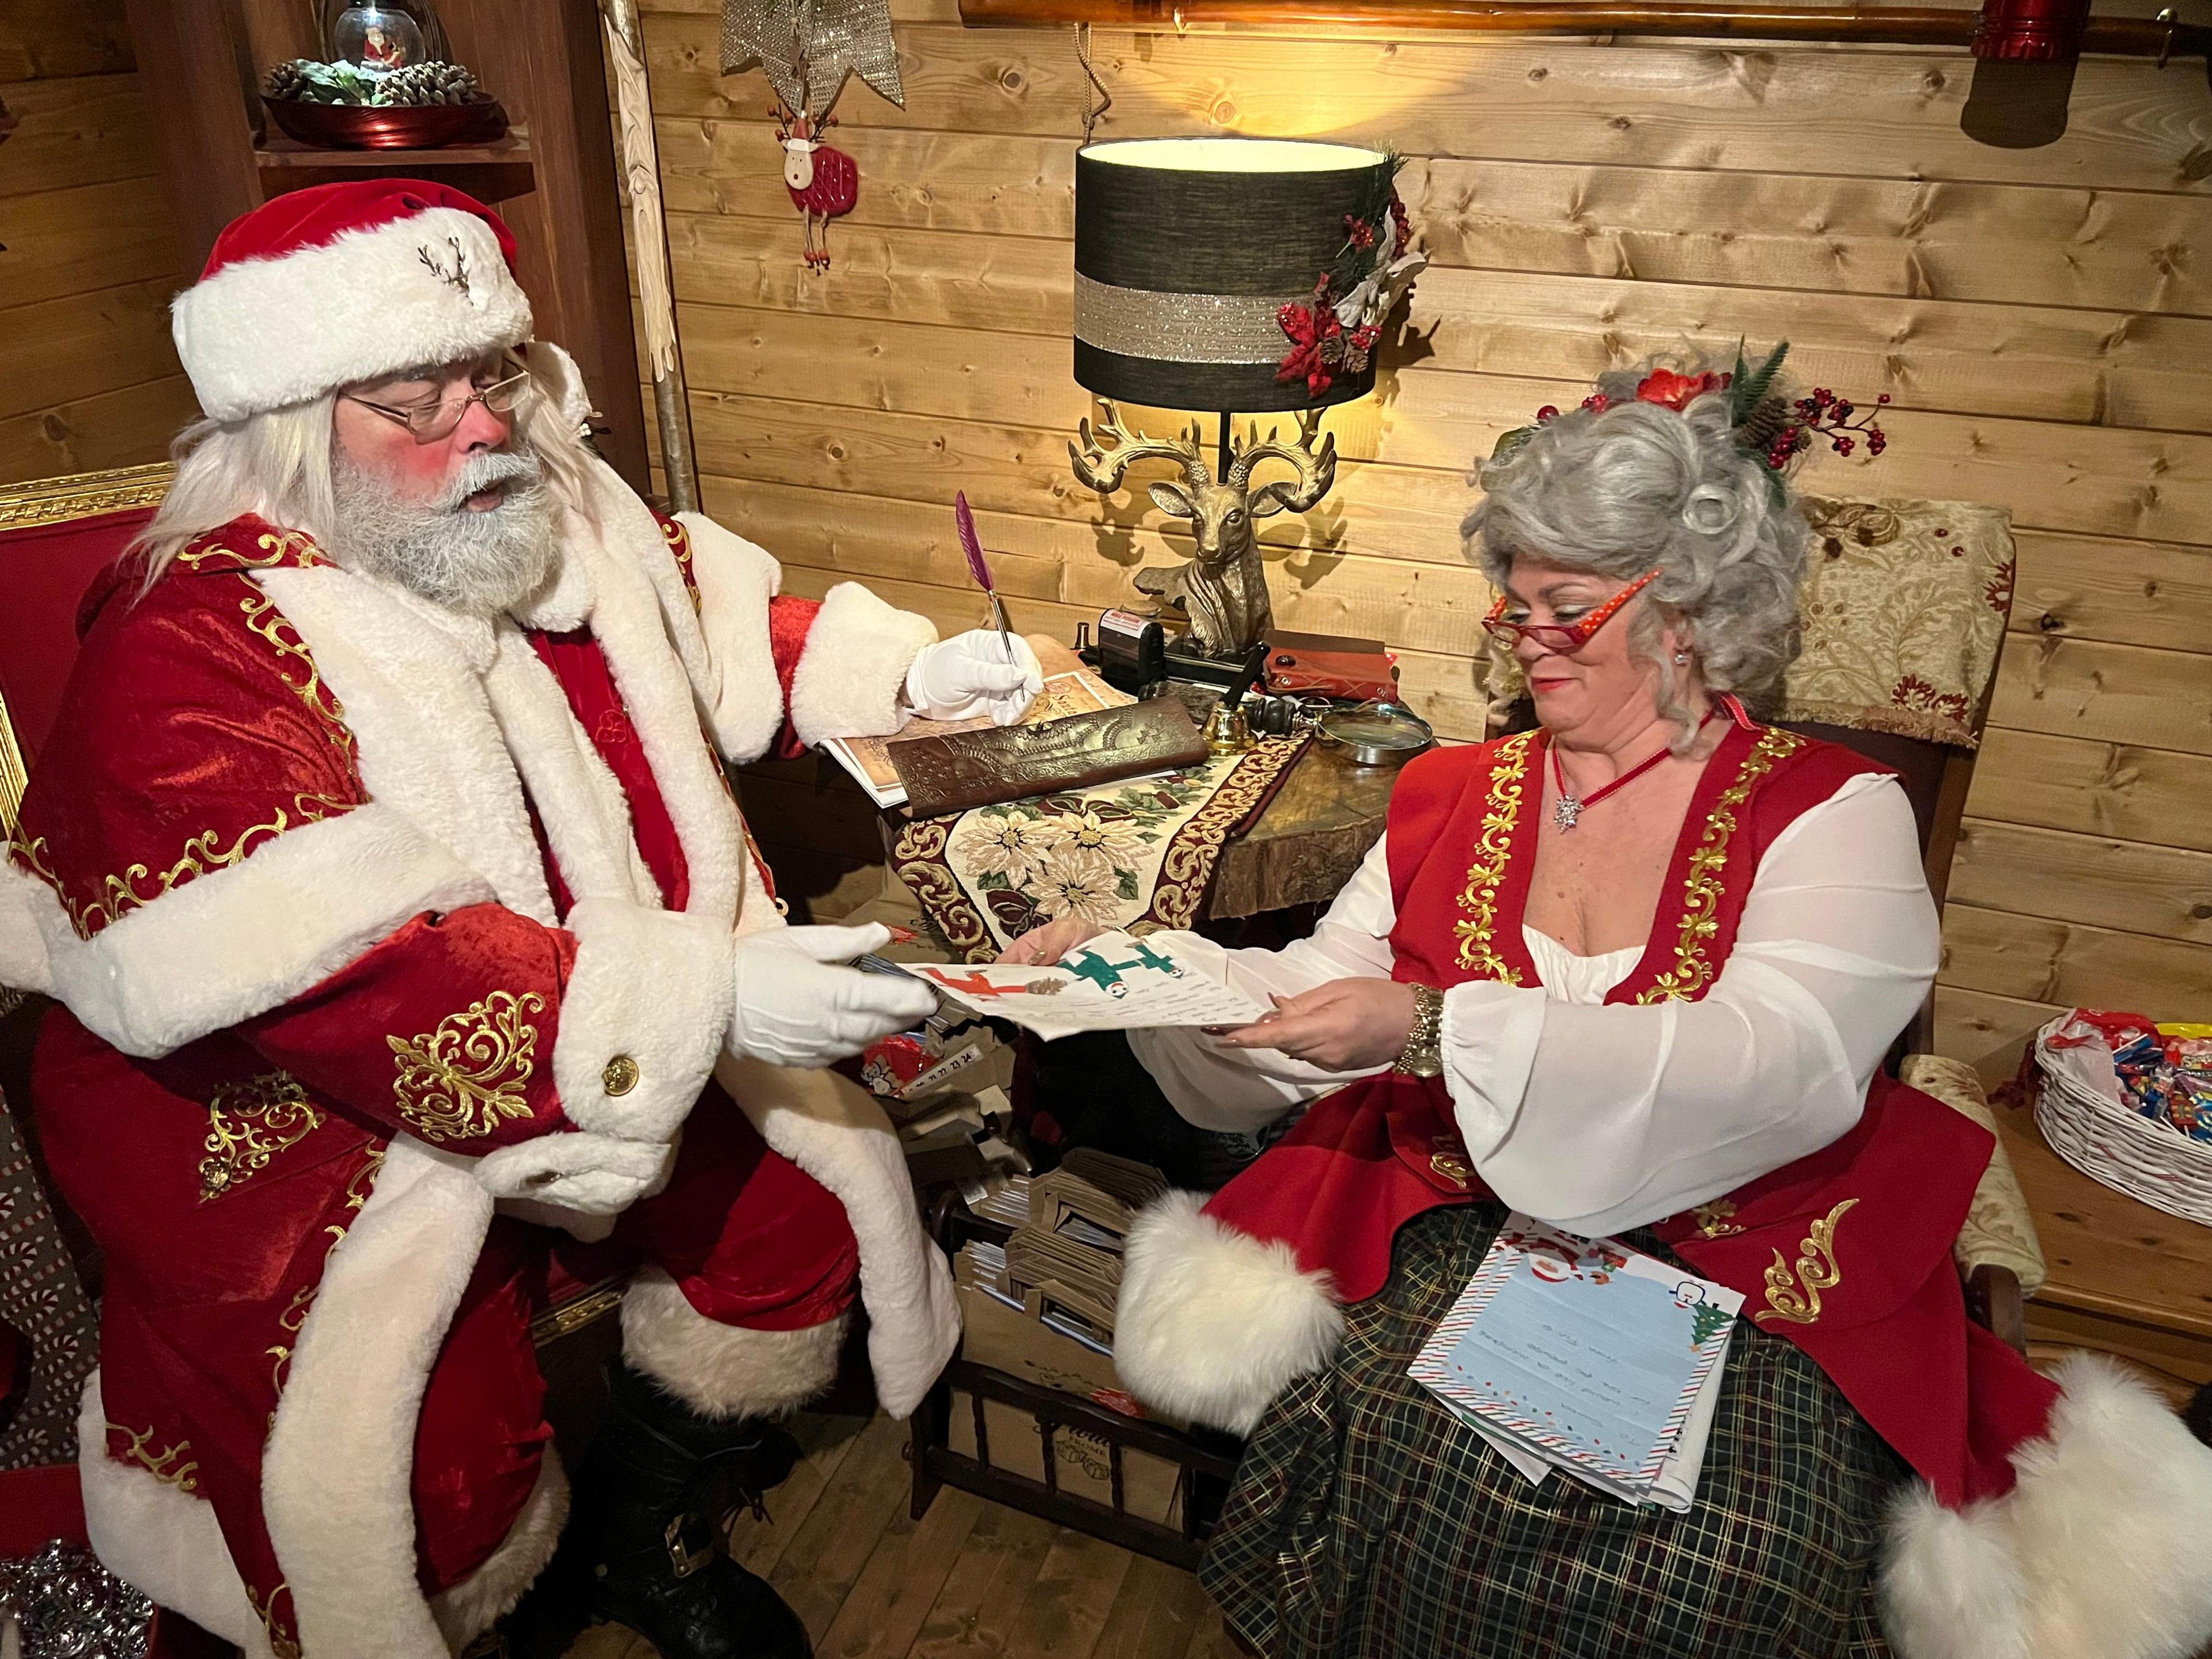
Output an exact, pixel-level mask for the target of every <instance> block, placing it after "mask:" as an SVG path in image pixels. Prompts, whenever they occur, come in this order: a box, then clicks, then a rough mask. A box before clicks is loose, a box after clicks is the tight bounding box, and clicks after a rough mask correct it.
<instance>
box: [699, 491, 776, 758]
mask: <svg viewBox="0 0 2212 1659" xmlns="http://www.w3.org/2000/svg"><path fill="white" fill-rule="evenodd" d="M677 522H678V524H680V525H682V526H684V530H685V532H687V533H688V534H689V536H690V540H691V579H692V580H694V581H696V583H698V585H699V629H700V631H701V633H702V635H704V636H705V638H706V642H707V673H706V675H705V676H704V678H703V679H702V682H701V684H700V686H699V692H700V701H701V702H702V703H703V704H704V705H705V707H706V710H707V718H708V723H709V725H710V726H712V727H713V729H714V747H715V748H717V749H719V750H721V752H722V753H723V754H724V755H726V756H727V757H729V758H730V759H732V760H733V761H736V762H738V763H740V764H742V763H744V762H746V761H752V760H758V759H759V758H760V757H762V756H763V755H764V754H766V753H767V752H768V746H769V744H771V743H773V742H775V734H776V732H778V731H779V730H781V728H782V726H783V686H782V684H781V683H780V682H779V681H778V680H777V678H776V677H775V653H774V651H773V650H772V649H771V648H770V647H769V629H768V612H769V600H770V599H774V598H775V595H776V594H777V593H778V592H781V591H782V587H783V567H782V566H781V565H779V564H778V563H777V562H775V559H774V558H772V557H771V556H769V553H768V552H767V550H765V549H763V548H759V547H756V546H755V545H753V544H752V543H750V542H749V541H747V540H746V539H745V538H744V537H742V536H738V535H733V534H732V533H731V532H729V531H727V530H725V529H724V528H723V527H722V526H720V525H719V524H716V523H715V522H714V520H712V519H710V518H708V517H707V516H706V514H704V513H678V515H677ZM695 678H698V677H696V676H695Z"/></svg>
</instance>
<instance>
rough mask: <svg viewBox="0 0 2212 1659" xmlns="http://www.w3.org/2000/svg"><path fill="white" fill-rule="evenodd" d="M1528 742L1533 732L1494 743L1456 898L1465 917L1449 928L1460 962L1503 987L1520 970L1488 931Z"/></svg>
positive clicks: (1517, 977) (1525, 773)
mask: <svg viewBox="0 0 2212 1659" xmlns="http://www.w3.org/2000/svg"><path fill="white" fill-rule="evenodd" d="M1530 741H1531V734H1530V733H1528V732H1522V733H1521V734H1520V735H1519V736H1518V737H1512V738H1507V739H1506V740H1505V741H1504V743H1501V744H1498V757H1497V759H1496V760H1495V761H1493V762H1492V764H1491V768H1490V799H1488V800H1487V801H1486V803H1484V805H1483V810H1482V836H1481V839H1480V841H1478V842H1476V843H1475V849H1474V863H1473V864H1472V865H1471V866H1468V872H1467V888H1466V890H1465V891H1463V892H1462V893H1461V894H1460V896H1459V908H1461V909H1462V910H1464V911H1466V912H1467V913H1468V919H1467V920H1466V921H1455V922H1454V923H1452V932H1454V933H1456V934H1458V935H1459V965H1460V966H1461V967H1462V968H1472V969H1474V971H1475V972H1477V973H1478V974H1481V975H1485V976H1486V977H1487V978H1490V979H1493V980H1498V981H1503V982H1504V983H1505V984H1507V985H1518V984H1519V983H1520V982H1521V974H1520V970H1519V969H1515V968H1509V967H1507V966H1506V964H1505V963H1504V959H1503V958H1501V957H1499V956H1498V953H1497V952H1496V951H1494V950H1492V948H1491V934H1492V930H1493V928H1494V927H1495V926H1496V923H1497V917H1498V884H1499V883H1500V882H1501V881H1503V880H1504V878H1505V863H1506V860H1507V859H1509V858H1510V856H1511V855H1512V850H1513V849H1512V840H1513V825H1514V823H1515V821H1516V819H1518V818H1519V817H1520V816H1521V793H1522V780H1523V779H1524V778H1526V777H1527V776H1528V745H1529V743H1530Z"/></svg>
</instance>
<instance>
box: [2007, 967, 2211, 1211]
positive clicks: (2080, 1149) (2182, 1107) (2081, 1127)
mask: <svg viewBox="0 0 2212 1659" xmlns="http://www.w3.org/2000/svg"><path fill="white" fill-rule="evenodd" d="M2030 1055H2031V1061H2032V1066H2031V1067H2030V1069H2032V1071H2033V1080H2034V1081H2035V1082H2036V1084H2037V1085H2038V1086H2037V1090H2036V1107H2035V1121H2036V1126H2037V1127H2039V1129H2041V1130H2042V1132H2043V1138H2044V1139H2045V1140H2046V1141H2048V1142H2049V1143H2050V1144H2051V1149H2052V1150H2053V1151H2054V1152H2057V1153H2058V1155H2059V1156H2060V1157H2062V1158H2064V1159H2065V1160H2066V1161H2067V1162H2068V1163H2069V1164H2073V1165H2074V1166H2075V1168H2076V1169H2078V1170H2081V1171H2082V1173H2083V1174H2085V1175H2087V1176H2091V1177H2092V1178H2093V1179H2094V1180H2097V1181H2100V1182H2103V1183H2104V1184H2105V1185H2106V1186H2107V1187H2111V1188H2116V1189H2117V1190H2118V1191H2120V1192H2124V1193H2126V1194H2128V1195H2129V1196H2130V1197H2131V1198H2137V1199H2141V1200H2142V1201H2143V1202H2144V1203H2146V1204H2148V1205H2151V1206H2153V1207H2154V1208H2157V1209H2160V1210H2164V1211H2166V1212H2167V1213H2168V1214H2170V1215H2178V1216H2183V1217H2185V1218H2188V1219H2189V1220H2191V1221H2197V1222H2202V1223H2203V1224H2205V1225H2208V1226H2212V1025H2202V1024H2159V1023H2157V1022H2156V1021H2154V1020H2152V1019H2150V1018H2148V1017H2146V1016H2144V1015H2142V1014H2133V1013H2113V1012H2105V1011H2103V1010H2099V1009H2087V1008H2076V1009H2073V1010H2070V1011H2069V1012H2066V1013H2064V1014H2062V1015H2060V1016H2059V1017H2058V1018H2056V1019H2054V1020H2052V1021H2051V1023H2050V1024H2047V1025H2045V1027H2044V1028H2043V1029H2042V1030H2040V1031H2039V1032H2037V1033H2036V1037H2035V1042H2034V1043H2033V1047H2032V1048H2031V1049H2030Z"/></svg>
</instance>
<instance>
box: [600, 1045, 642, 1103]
mask: <svg viewBox="0 0 2212 1659" xmlns="http://www.w3.org/2000/svg"><path fill="white" fill-rule="evenodd" d="M599 1086H600V1087H601V1088H603V1089H605V1091H607V1092H608V1093H609V1094H611V1095H626V1094H628V1093H629V1091H631V1090H633V1089H635V1088H636V1087H637V1062H636V1061H635V1060H632V1059H631V1058H630V1057H629V1055H628V1054H617V1055H616V1056H615V1057H614V1058H613V1059H612V1060H609V1061H608V1062H607V1066H606V1070H605V1071H603V1072H601V1073H599Z"/></svg>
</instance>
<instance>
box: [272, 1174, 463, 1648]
mask: <svg viewBox="0 0 2212 1659" xmlns="http://www.w3.org/2000/svg"><path fill="white" fill-rule="evenodd" d="M490 1222H491V1195H490V1194H489V1193H487V1192H485V1191H484V1189H483V1187H482V1186H481V1185H479V1184H478V1183H477V1179H476V1176H475V1173H474V1171H473V1170H471V1168H470V1167H469V1160H467V1159H465V1158H457V1157H454V1156H453V1155H452V1154H449V1153H445V1152H437V1151H435V1150H434V1149H432V1148H430V1147H428V1146H424V1145H422V1143H421V1142H420V1141H417V1140H416V1139H413V1138H412V1137H411V1136H408V1135H401V1136H399V1137H398V1138H397V1139H394V1140H393V1141H392V1144H391V1146H390V1147H389V1148H388V1149H387V1150H386V1153H385V1158H384V1167H383V1168H382V1169H381V1170H379V1171H378V1173H377V1176H376V1184H375V1186H374V1188H373V1189H372V1190H371V1191H370V1193H369V1196H368V1202H367V1203H366V1204H364V1205H363V1206H362V1210H361V1213H360V1214H359V1215H357V1216H356V1217H355V1218H354V1222H353V1225H352V1226H351V1227H349V1228H348V1229H347V1231H346V1236H345V1237H343V1238H342V1239H340V1240H339V1241H338V1242H337V1244H335V1245H334V1246H332V1247H331V1254H330V1261H329V1262H328V1265H327V1266H325V1268H324V1270H323V1278H322V1284H321V1286H320V1288H319V1290H318V1291H317V1292H316V1295H315V1300H314V1304H313V1307H312V1308H310V1309H309V1310H308V1313H307V1320H306V1322H305V1323H303V1324H302V1325H301V1328H300V1334H299V1335H298V1337H297V1338H296V1339H295V1341H294V1343H293V1347H292V1359H291V1364H290V1366H289V1370H288V1372H287V1374H286V1376H285V1382H284V1393H283V1399H282V1400H280V1401H278V1403H277V1407H276V1422H275V1424H274V1425H272V1426H271V1427H270V1431H269V1439H268V1442H267V1443H266V1445H265V1446H264V1449H263V1451H262V1460H261V1509H262V1515H263V1518H264V1520H265V1522H267V1524H268V1528H269V1540H270V1543H271V1544H272V1545H273V1546H274V1547H275V1548H276V1562H277V1565H279V1566H281V1567H282V1568H283V1571H284V1580H285V1582H286V1583H289V1585H290V1586H291V1587H292V1606H293V1609H294V1613H295V1616H296V1617H297V1620H298V1623H299V1631H300V1644H301V1647H302V1648H303V1649H305V1650H306V1651H307V1652H308V1653H312V1654H344V1655H346V1656H348V1659H422V1656H425V1655H430V1654H441V1653H443V1652H444V1651H445V1650H446V1641H445V1637H444V1634H443V1633H442V1632H441V1631H440V1630H439V1628H438V1624H437V1620H435V1618H434V1617H433V1616H432V1614H431V1612H430V1607H429V1604H428V1602H427V1601H424V1599H423V1596H422V1590H421V1589H420V1588H419V1587H418V1586H417V1584H416V1577H415V1507H414V1495H413V1492H412V1489H411V1481H412V1477H413V1473H414V1468H415V1431H416V1417H417V1416H418V1414H419V1413H420V1412H421V1409H422V1394H423V1390H424V1389H425V1388H426V1387H427V1386H428V1383H429V1376H430V1367H431V1364H432V1363H433V1362H434V1361H435V1359H436V1358H437V1355H438V1347H439V1345H440V1343H441V1341H442V1340H444V1338H445V1334H446V1328H447V1325H448V1324H449V1323H450V1322H451V1321H452V1319H453V1310H454V1309H455V1308H456V1307H457V1306H459V1303H460V1298H461V1292H462V1291H463V1290H464V1289H465V1287H466V1286H467V1285H468V1281H469V1275H470V1273H471V1271H472V1270H473V1269H474V1268H475V1267H476V1261H477V1252H478V1251H479V1250H481V1249H483V1239H484V1231H485V1229H486V1228H487V1227H488V1226H489V1225H490Z"/></svg>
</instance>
